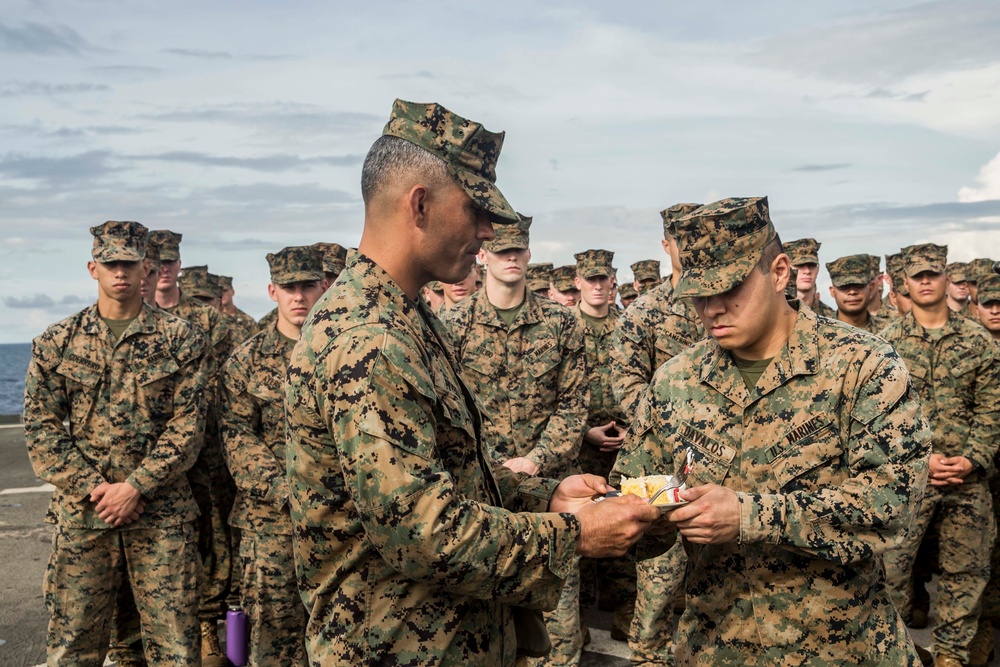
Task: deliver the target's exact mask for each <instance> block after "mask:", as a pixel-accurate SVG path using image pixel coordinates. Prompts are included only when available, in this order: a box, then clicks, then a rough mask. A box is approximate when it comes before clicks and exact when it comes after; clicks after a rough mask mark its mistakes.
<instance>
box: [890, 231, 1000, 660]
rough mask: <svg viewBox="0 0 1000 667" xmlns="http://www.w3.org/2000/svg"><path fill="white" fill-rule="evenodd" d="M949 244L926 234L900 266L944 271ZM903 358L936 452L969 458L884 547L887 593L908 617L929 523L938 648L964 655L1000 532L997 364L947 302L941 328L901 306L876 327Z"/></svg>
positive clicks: (931, 490) (979, 335)
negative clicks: (954, 480) (999, 507)
mask: <svg viewBox="0 0 1000 667" xmlns="http://www.w3.org/2000/svg"><path fill="white" fill-rule="evenodd" d="M946 253H947V248H946V247H944V246H937V245H934V244H931V243H928V244H921V245H916V246H909V247H908V248H904V249H903V257H904V260H905V270H906V273H907V274H908V275H910V276H913V275H916V274H917V273H919V272H921V271H933V272H935V273H944V271H945V256H946ZM882 337H883V338H885V339H886V340H887V341H889V342H890V343H892V345H893V346H894V347H895V348H896V351H897V352H898V353H899V356H900V357H902V358H903V361H904V362H905V363H906V367H907V369H908V370H909V372H910V377H911V378H912V380H913V385H914V388H915V389H916V391H917V394H918V395H919V397H920V402H921V406H922V408H923V413H924V415H925V416H926V417H927V420H928V421H929V422H930V425H931V428H932V429H933V438H932V444H933V451H934V453H936V454H942V455H944V456H949V457H950V456H964V457H966V458H968V459H969V460H970V461H971V462H972V463H973V465H974V466H975V468H974V470H973V471H972V472H971V473H970V474H969V476H967V477H966V478H965V481H964V483H962V484H959V485H949V486H944V487H941V486H931V485H928V486H927V489H926V491H925V493H924V501H923V503H922V504H921V506H920V512H919V514H918V515H917V516H916V518H915V521H914V526H913V528H912V530H911V531H910V534H909V536H908V538H907V540H906V541H905V543H903V544H901V545H899V548H898V549H895V550H893V551H892V552H890V553H889V554H887V555H886V558H885V561H886V574H887V576H888V579H889V582H890V584H891V587H892V593H893V601H894V602H895V603H896V606H897V608H898V609H899V610H900V612H901V613H902V614H903V615H904V616H907V615H908V614H909V613H910V610H911V607H912V604H913V589H912V584H911V577H910V574H911V569H912V566H913V560H914V558H915V556H916V552H917V549H918V547H919V546H920V542H921V540H922V539H923V537H924V534H925V532H926V531H927V530H928V528H930V527H933V528H936V529H937V532H938V544H939V547H938V548H939V550H940V556H939V561H940V567H941V570H942V572H941V575H940V577H939V579H938V595H937V603H936V610H937V623H936V625H935V627H934V630H933V633H932V634H933V637H934V652H935V653H936V654H939V655H945V656H950V657H952V658H955V659H957V660H959V661H962V662H965V661H967V660H968V645H969V642H970V641H971V640H972V637H973V636H974V635H975V632H976V625H977V622H978V619H979V614H980V605H981V597H982V593H983V590H984V588H985V587H986V583H987V581H988V580H989V562H990V553H991V551H992V548H993V540H994V538H995V535H996V526H995V521H994V518H993V510H992V501H991V497H990V490H989V485H988V484H987V481H986V478H987V475H988V474H990V473H991V472H992V471H993V459H994V456H995V454H996V452H997V444H998V437H1000V378H998V375H1000V366H997V364H996V363H995V362H996V353H995V349H996V348H995V346H994V344H993V342H992V339H991V338H990V336H989V334H988V333H987V332H986V331H985V330H984V329H983V328H982V327H981V326H979V325H977V324H976V323H973V322H969V321H968V320H966V319H964V318H962V317H959V316H957V315H955V314H953V313H951V311H950V310H949V311H948V320H947V322H946V323H945V325H944V326H943V327H942V328H941V329H938V330H931V331H928V330H926V329H924V327H922V326H921V325H920V324H919V323H918V322H917V320H916V319H915V318H914V316H913V314H912V313H910V314H907V315H904V316H903V317H901V318H900V319H899V320H897V321H895V322H893V323H892V324H890V325H889V326H888V327H886V328H885V330H883V331H882Z"/></svg>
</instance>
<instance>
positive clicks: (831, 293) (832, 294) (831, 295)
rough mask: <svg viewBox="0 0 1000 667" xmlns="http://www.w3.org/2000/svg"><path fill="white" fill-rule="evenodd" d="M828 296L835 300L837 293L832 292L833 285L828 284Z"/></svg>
mask: <svg viewBox="0 0 1000 667" xmlns="http://www.w3.org/2000/svg"><path fill="white" fill-rule="evenodd" d="M830 297H831V298H832V299H833V300H834V301H836V300H837V295H836V294H834V292H833V285H830Z"/></svg>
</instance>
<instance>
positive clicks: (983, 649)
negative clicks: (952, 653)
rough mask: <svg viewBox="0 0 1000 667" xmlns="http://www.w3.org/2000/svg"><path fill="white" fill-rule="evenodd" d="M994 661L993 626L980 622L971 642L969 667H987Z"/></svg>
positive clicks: (986, 622) (987, 622)
mask: <svg viewBox="0 0 1000 667" xmlns="http://www.w3.org/2000/svg"><path fill="white" fill-rule="evenodd" d="M991 660H993V625H992V624H991V623H990V622H989V621H982V620H981V621H979V628H978V629H977V630H976V636H975V637H973V638H972V641H971V642H969V667H986V666H987V665H988V664H990V661H991Z"/></svg>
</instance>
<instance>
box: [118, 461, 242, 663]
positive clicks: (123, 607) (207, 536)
mask: <svg viewBox="0 0 1000 667" xmlns="http://www.w3.org/2000/svg"><path fill="white" fill-rule="evenodd" d="M209 467H210V466H209V465H208V463H207V462H206V461H205V455H204V454H203V455H202V456H201V457H199V459H198V463H197V464H196V465H195V467H194V468H192V469H191V470H189V471H188V472H187V477H188V483H189V484H190V485H191V491H192V493H193V494H194V499H195V502H197V503H198V511H199V516H198V518H197V519H196V521H195V524H194V525H195V533H196V535H197V547H198V556H199V563H200V567H199V568H198V619H199V620H200V621H202V622H206V623H216V622H218V621H220V620H222V619H223V618H225V616H226V610H227V609H228V606H229V602H230V595H231V582H232V581H233V579H234V577H233V576H232V575H233V567H234V566H235V563H234V562H233V561H234V559H233V558H232V556H231V554H232V553H233V549H232V546H231V539H232V533H231V531H230V527H229V525H228V524H227V521H226V519H227V518H228V517H229V511H230V510H231V509H232V506H233V499H234V497H235V494H233V493H230V492H229V489H228V487H227V486H226V485H225V483H224V482H225V480H224V479H223V480H222V482H217V481H216V479H215V478H214V476H213V475H212V473H210V472H209ZM227 474H228V473H227ZM233 531H234V532H236V533H237V534H238V533H239V531H236V530H235V529H233ZM122 587H123V590H122V591H120V592H119V599H120V600H121V601H122V602H121V603H120V605H119V606H118V607H117V608H116V609H115V616H114V621H113V623H112V628H111V651H110V656H111V659H112V660H115V661H120V660H134V661H136V662H139V661H140V658H141V657H142V643H141V634H140V631H139V615H138V613H137V611H136V608H135V605H134V603H132V594H131V591H130V590H129V588H128V582H126V581H123V582H122ZM234 601H235V600H234Z"/></svg>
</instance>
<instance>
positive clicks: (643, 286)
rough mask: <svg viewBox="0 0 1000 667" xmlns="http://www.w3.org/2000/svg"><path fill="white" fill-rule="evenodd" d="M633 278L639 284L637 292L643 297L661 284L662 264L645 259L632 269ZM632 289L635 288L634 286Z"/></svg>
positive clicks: (633, 265)
mask: <svg viewBox="0 0 1000 667" xmlns="http://www.w3.org/2000/svg"><path fill="white" fill-rule="evenodd" d="M629 268H630V269H632V277H633V278H634V280H635V282H637V283H639V287H636V288H635V289H636V292H637V293H638V294H639V295H640V296H641V295H643V294H645V293H646V292H648V291H650V290H651V289H655V288H656V287H657V286H658V285H659V284H660V263H659V262H658V261H657V260H655V259H643V260H641V261H638V262H635V263H634V264H632V265H631V266H630V267H629ZM632 287H635V285H633V286H632Z"/></svg>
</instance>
